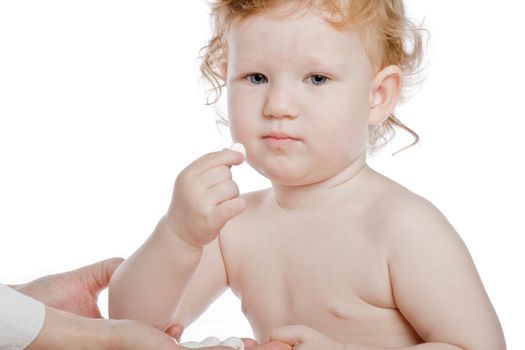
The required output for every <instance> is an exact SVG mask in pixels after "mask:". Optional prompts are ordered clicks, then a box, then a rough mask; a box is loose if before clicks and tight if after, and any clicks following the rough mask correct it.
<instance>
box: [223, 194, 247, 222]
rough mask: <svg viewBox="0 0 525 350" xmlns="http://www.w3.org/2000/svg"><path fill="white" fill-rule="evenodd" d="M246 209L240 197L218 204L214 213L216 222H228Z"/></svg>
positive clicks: (244, 202) (244, 200) (244, 201)
mask: <svg viewBox="0 0 525 350" xmlns="http://www.w3.org/2000/svg"><path fill="white" fill-rule="evenodd" d="M245 208H246V199H244V198H242V197H237V198H234V199H230V200H229V201H226V202H223V203H221V204H219V205H218V206H217V208H216V213H217V217H218V220H219V221H220V222H224V223H226V222H228V221H230V220H231V219H233V218H234V217H236V216H237V215H239V214H240V213H242V212H243V211H244V209H245Z"/></svg>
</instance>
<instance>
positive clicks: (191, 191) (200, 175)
mask: <svg viewBox="0 0 525 350" xmlns="http://www.w3.org/2000/svg"><path fill="white" fill-rule="evenodd" d="M243 161H244V155H243V154H242V153H240V152H237V151H232V150H228V149H225V150H222V151H219V152H213V153H208V154H206V155H204V156H202V157H200V158H199V159H197V160H195V161H194V162H193V163H191V164H190V165H189V166H188V167H186V168H185V169H184V170H182V171H181V172H180V174H179V176H178V177H177V180H176V182H175V188H174V191H173V196H172V200H171V205H170V208H169V210H168V213H167V215H166V217H165V220H166V223H167V225H168V227H169V228H170V229H171V230H172V231H173V232H174V233H175V234H177V235H178V236H179V238H181V239H182V240H183V241H184V242H186V243H187V244H190V245H192V246H194V247H202V246H204V245H206V244H208V243H210V242H211V241H213V240H214V239H215V237H216V236H217V235H218V234H219V232H220V230H221V229H222V227H223V226H224V225H225V224H226V223H227V222H228V221H229V220H231V219H232V218H234V217H235V216H237V215H239V214H240V213H241V212H242V211H243V210H244V208H245V206H246V201H245V200H244V198H241V197H239V188H238V186H237V184H236V183H235V182H234V181H233V180H232V173H231V170H230V168H231V167H232V166H233V165H239V164H241V163H242V162H243Z"/></svg>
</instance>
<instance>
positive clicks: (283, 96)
mask: <svg viewBox="0 0 525 350" xmlns="http://www.w3.org/2000/svg"><path fill="white" fill-rule="evenodd" d="M292 92H293V89H291V88H289V87H286V86H285V85H274V86H271V87H269V89H268V94H267V96H266V101H265V104H264V110H263V114H264V117H266V118H292V119H295V118H297V116H298V115H299V111H298V108H297V103H296V101H295V97H294V95H293V93H292Z"/></svg>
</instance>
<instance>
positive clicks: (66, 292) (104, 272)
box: [13, 258, 124, 318]
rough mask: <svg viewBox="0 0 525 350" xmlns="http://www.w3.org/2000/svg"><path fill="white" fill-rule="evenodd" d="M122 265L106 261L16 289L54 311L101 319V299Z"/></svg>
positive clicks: (112, 260) (115, 259) (118, 259)
mask: <svg viewBox="0 0 525 350" xmlns="http://www.w3.org/2000/svg"><path fill="white" fill-rule="evenodd" d="M123 261H124V259H122V258H112V259H107V260H103V261H100V262H97V263H95V264H92V265H89V266H85V267H81V268H79V269H76V270H73V271H69V272H64V273H59V274H56V275H49V276H45V277H42V278H39V279H37V280H34V281H32V282H29V283H26V284H23V285H18V286H13V288H15V289H16V290H18V291H19V292H20V293H22V294H25V295H27V296H30V297H32V298H34V299H37V300H40V301H41V302H43V303H44V304H46V305H48V306H51V307H53V308H56V309H60V310H64V311H68V312H72V313H75V314H77V315H80V316H86V317H92V318H100V317H102V315H101V314H100V310H99V308H98V305H97V299H98V295H99V294H100V292H101V291H102V290H103V289H104V288H106V287H107V286H108V284H109V280H110V279H111V276H112V275H113V272H115V270H116V268H117V267H118V266H119V265H120V264H121V263H122V262H123Z"/></svg>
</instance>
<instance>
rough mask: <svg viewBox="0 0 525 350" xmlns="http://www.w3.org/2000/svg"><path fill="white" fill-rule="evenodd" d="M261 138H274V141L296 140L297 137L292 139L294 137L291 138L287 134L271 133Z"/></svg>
mask: <svg viewBox="0 0 525 350" xmlns="http://www.w3.org/2000/svg"><path fill="white" fill-rule="evenodd" d="M263 138H274V139H279V140H281V139H294V140H295V139H297V137H294V136H291V135H288V134H287V133H284V132H271V133H269V134H267V135H264V136H263Z"/></svg>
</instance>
